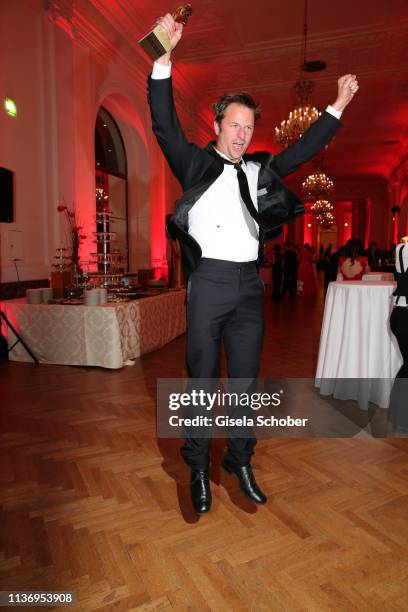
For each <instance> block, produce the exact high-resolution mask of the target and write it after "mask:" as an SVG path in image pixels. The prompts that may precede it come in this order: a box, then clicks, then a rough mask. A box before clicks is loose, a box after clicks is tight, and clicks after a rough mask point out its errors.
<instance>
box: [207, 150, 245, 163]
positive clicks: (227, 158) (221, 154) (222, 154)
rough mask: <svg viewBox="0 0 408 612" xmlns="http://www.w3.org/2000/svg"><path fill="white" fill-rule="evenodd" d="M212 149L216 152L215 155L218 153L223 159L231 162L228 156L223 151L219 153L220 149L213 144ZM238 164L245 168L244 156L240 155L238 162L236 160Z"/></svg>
mask: <svg viewBox="0 0 408 612" xmlns="http://www.w3.org/2000/svg"><path fill="white" fill-rule="evenodd" d="M214 151H215V152H216V153H217V155H219V156H220V157H223V158H224V159H226V160H227V161H229V162H230V163H233V162H232V161H231V160H230V158H229V157H228V156H227V155H225V153H221V151H219V150H218V149H217V148H216V147H215V146H214ZM237 163H238V164H240V165H241V166H242V168H246V164H245V161H244V158H243V157H241V159H240V160H239V162H237Z"/></svg>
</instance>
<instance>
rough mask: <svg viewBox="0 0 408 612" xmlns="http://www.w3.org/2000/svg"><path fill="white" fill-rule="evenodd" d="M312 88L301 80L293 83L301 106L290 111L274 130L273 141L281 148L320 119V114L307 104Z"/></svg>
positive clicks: (305, 81)
mask: <svg viewBox="0 0 408 612" xmlns="http://www.w3.org/2000/svg"><path fill="white" fill-rule="evenodd" d="M313 87H314V84H313V82H312V81H307V80H303V81H297V82H296V83H295V86H294V89H295V91H296V93H297V95H298V97H299V101H300V104H301V106H299V107H298V108H295V109H294V110H293V111H291V112H290V113H289V117H288V119H286V120H285V121H282V122H281V124H280V126H279V127H276V128H275V140H276V142H277V143H278V144H279V145H281V146H283V147H287V146H288V145H290V144H291V143H292V142H294V141H295V140H297V139H298V138H300V137H301V136H302V135H303V134H304V133H305V132H306V130H307V129H308V128H309V127H310V126H311V125H312V123H314V122H315V121H316V119H318V118H319V117H320V115H321V112H319V111H318V110H317V108H315V107H314V106H309V104H308V100H309V96H310V94H311V92H312V91H313Z"/></svg>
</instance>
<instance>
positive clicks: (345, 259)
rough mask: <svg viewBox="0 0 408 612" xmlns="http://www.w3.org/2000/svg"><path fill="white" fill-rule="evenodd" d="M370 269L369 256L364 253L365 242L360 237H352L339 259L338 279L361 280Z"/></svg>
mask: <svg viewBox="0 0 408 612" xmlns="http://www.w3.org/2000/svg"><path fill="white" fill-rule="evenodd" d="M370 271H371V268H370V266H369V265H368V260H367V256H366V255H363V243H362V242H361V240H360V239H359V238H350V240H349V241H348V242H347V243H346V246H345V247H344V251H343V254H342V255H341V257H340V259H339V267H338V271H337V272H338V274H337V280H344V281H355V280H361V279H362V278H363V274H367V272H370Z"/></svg>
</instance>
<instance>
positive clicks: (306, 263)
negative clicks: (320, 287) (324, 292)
mask: <svg viewBox="0 0 408 612" xmlns="http://www.w3.org/2000/svg"><path fill="white" fill-rule="evenodd" d="M313 257H314V256H313V253H312V251H311V249H310V244H309V243H308V242H306V243H305V245H304V247H303V249H302V250H301V252H300V254H299V268H298V276H297V292H298V295H299V296H302V297H316V295H317V285H316V275H315V271H314V269H313Z"/></svg>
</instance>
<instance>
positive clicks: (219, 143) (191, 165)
mask: <svg viewBox="0 0 408 612" xmlns="http://www.w3.org/2000/svg"><path fill="white" fill-rule="evenodd" d="M158 23H160V25H161V26H162V28H163V29H164V30H165V32H166V34H167V36H168V38H169V39H170V41H171V43H172V46H173V48H174V47H175V46H176V45H177V44H178V42H179V41H180V39H181V36H182V31H183V26H182V25H181V24H178V23H175V21H174V19H173V18H172V16H171V15H170V14H167V15H165V16H164V17H161V18H160V19H159V20H158ZM357 89H358V85H357V81H356V78H355V76H354V75H345V76H344V77H341V78H340V79H339V81H338V96H337V98H336V101H335V103H334V104H333V105H332V106H331V107H328V109H327V110H326V111H325V112H324V113H323V114H322V116H321V117H320V118H319V119H318V120H317V121H316V123H315V124H314V125H313V126H312V127H311V128H310V129H309V130H308V132H307V133H305V134H304V135H303V137H302V138H301V139H300V140H299V141H298V142H297V143H295V144H294V145H292V146H291V147H289V148H288V149H286V150H285V151H282V152H281V153H279V154H278V155H276V156H274V155H272V154H271V153H269V152H261V153H255V154H253V155H247V154H246V150H247V148H248V146H249V144H250V142H251V139H252V136H253V132H254V127H255V122H256V120H257V119H258V117H259V109H258V107H257V105H256V103H255V102H254V100H253V99H252V97H251V96H250V95H249V94H247V93H245V92H239V93H234V94H226V95H224V96H223V97H222V98H220V99H219V100H218V102H217V103H216V104H214V132H215V137H216V140H215V142H212V143H210V144H209V145H208V146H207V147H206V148H204V149H202V148H200V147H198V146H197V145H195V144H193V143H189V142H187V140H186V138H185V136H184V133H183V131H182V129H181V126H180V124H179V120H178V117H177V113H176V110H175V107H174V102H173V95H172V82H171V61H170V53H168V54H166V55H164V56H163V57H161V58H160V59H159V60H157V61H156V62H155V63H154V65H153V71H152V74H151V76H150V77H149V80H148V101H149V104H150V108H151V114H152V127H153V131H154V133H155V135H156V138H157V140H158V142H159V145H160V147H161V148H162V151H163V153H164V155H165V156H166V158H167V161H168V163H169V165H170V167H171V169H172V171H173V173H174V175H175V176H176V178H177V179H178V180H179V181H180V183H181V186H182V188H183V191H184V193H183V195H182V197H181V198H180V200H179V201H178V203H177V206H176V209H175V212H174V214H173V217H172V221H171V228H170V233H171V234H172V235H173V236H175V237H177V238H178V239H179V240H180V244H181V248H182V258H183V267H184V272H185V276H186V279H188V285H187V366H188V371H189V375H190V376H191V377H193V378H199V379H202V378H204V379H214V378H217V377H218V376H219V369H220V350H221V343H223V344H224V348H225V352H226V356H227V364H228V376H229V377H230V378H233V379H243V378H249V379H256V377H257V376H258V373H259V360H260V354H261V349H262V339H263V293H264V289H263V284H262V282H261V280H260V278H259V276H258V272H257V264H258V263H259V262H260V261H261V259H262V253H263V245H264V242H265V241H266V240H270V239H272V238H273V237H274V236H276V235H277V233H279V232H280V227H281V225H282V224H283V223H285V222H287V221H289V220H290V219H293V218H294V217H295V216H297V215H299V214H302V213H303V212H304V207H303V204H302V203H301V201H300V200H299V198H298V197H297V196H296V195H295V194H293V193H292V192H291V191H290V190H289V189H288V188H287V187H286V186H285V185H284V183H283V182H282V180H281V177H283V176H286V175H287V174H289V173H290V172H293V171H294V170H296V169H297V168H298V166H299V165H300V164H301V163H302V162H304V161H306V160H307V159H309V158H310V157H312V156H313V155H314V154H315V153H317V152H318V151H319V150H320V149H322V148H323V147H324V146H325V145H326V144H327V143H328V142H329V141H330V140H331V138H332V137H333V136H334V134H335V133H336V132H337V130H338V129H339V127H340V121H339V117H340V115H341V113H342V111H343V109H344V108H345V107H346V106H347V104H348V103H349V102H350V100H351V99H352V98H353V96H354V94H355V92H356V91H357ZM209 442H210V440H209V439H207V438H200V437H194V436H191V437H187V439H186V441H185V443H184V445H183V446H182V448H181V454H182V456H183V458H184V459H185V461H186V463H187V464H188V465H189V466H190V468H191V481H190V483H191V497H192V502H193V506H194V508H195V510H196V512H197V513H199V514H204V513H206V512H208V511H209V510H210V507H211V491H210V485H209V479H208V466H209ZM255 444H256V439H255V438H254V437H251V436H249V437H242V438H241V437H233V436H231V437H230V438H228V439H227V446H228V450H227V452H226V454H225V456H224V458H223V460H222V464H221V465H222V467H223V468H224V469H225V470H226V471H227V472H228V473H230V474H234V475H235V476H236V477H237V478H238V481H239V484H240V487H241V489H242V491H243V492H244V493H245V494H246V495H247V496H248V497H249V498H250V499H251V500H252V501H254V502H255V503H258V504H263V503H265V502H266V496H265V494H264V493H263V492H262V491H261V489H260V488H259V486H258V484H257V483H256V480H255V478H254V474H253V472H252V466H251V456H252V454H253V452H254V447H255Z"/></svg>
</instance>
